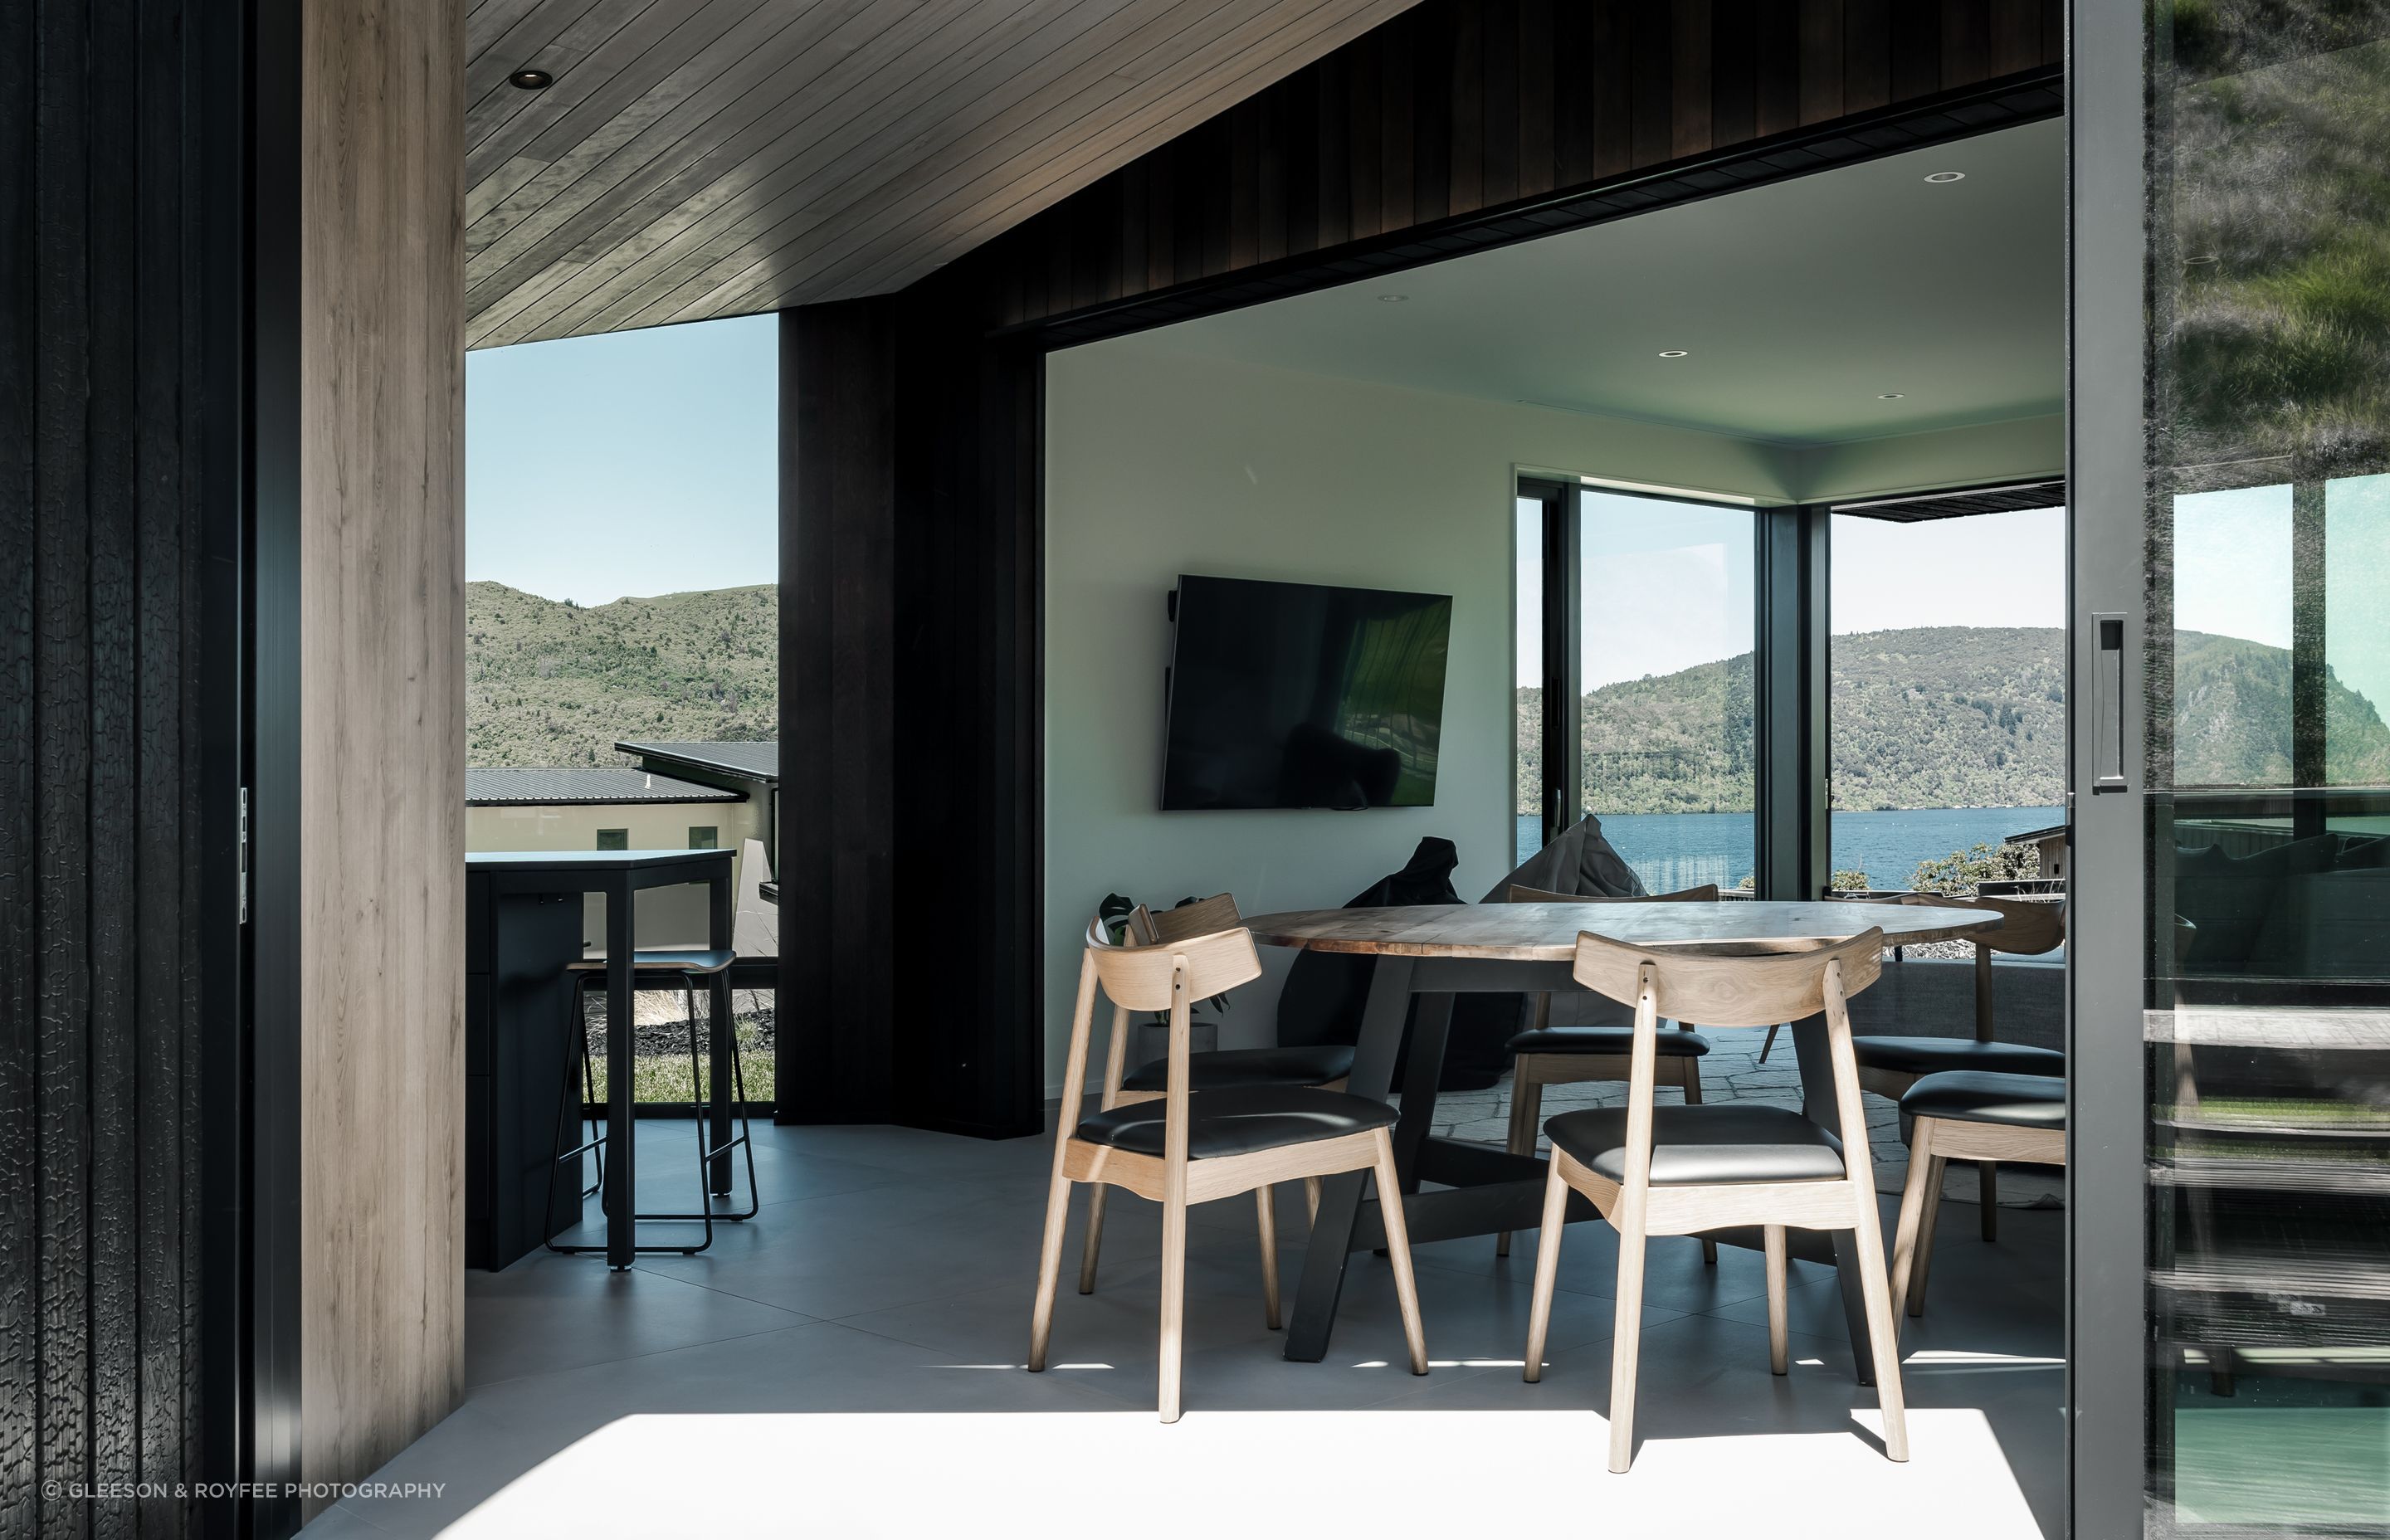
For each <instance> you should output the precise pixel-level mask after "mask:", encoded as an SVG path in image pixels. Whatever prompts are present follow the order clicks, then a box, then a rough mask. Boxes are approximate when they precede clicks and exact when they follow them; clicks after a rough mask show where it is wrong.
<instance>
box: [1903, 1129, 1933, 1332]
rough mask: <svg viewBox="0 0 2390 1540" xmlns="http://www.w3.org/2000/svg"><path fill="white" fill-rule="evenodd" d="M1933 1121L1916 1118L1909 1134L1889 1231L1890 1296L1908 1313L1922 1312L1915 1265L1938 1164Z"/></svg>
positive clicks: (1920, 1274) (1920, 1272) (1921, 1278)
mask: <svg viewBox="0 0 2390 1540" xmlns="http://www.w3.org/2000/svg"><path fill="white" fill-rule="evenodd" d="M1937 1163H1938V1162H1936V1161H1935V1160H1934V1119H1932V1118H1920V1119H1918V1120H1917V1123H1916V1127H1915V1128H1914V1130H1913V1131H1912V1132H1911V1133H1910V1134H1909V1136H1908V1180H1907V1181H1905V1182H1903V1183H1902V1184H1901V1186H1900V1219H1899V1221H1898V1222H1897V1223H1896V1224H1895V1225H1894V1226H1893V1230H1892V1297H1893V1298H1894V1299H1895V1300H1905V1301H1907V1302H1908V1313H1909V1314H1910V1315H1923V1314H1925V1271H1924V1269H1923V1268H1921V1267H1919V1266H1918V1265H1917V1242H1918V1237H1919V1232H1920V1229H1921V1226H1923V1224H1924V1222H1925V1207H1926V1204H1925V1191H1926V1185H1927V1184H1928V1183H1929V1182H1931V1181H1932V1180H1933V1178H1934V1166H1935V1165H1936V1164H1937ZM1893 1324H1894V1325H1895V1327H1897V1326H1898V1325H1899V1324H1900V1323H1899V1322H1897V1321H1895V1322H1894V1323H1893Z"/></svg>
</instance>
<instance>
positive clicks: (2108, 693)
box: [2091, 614, 2128, 792]
mask: <svg viewBox="0 0 2390 1540" xmlns="http://www.w3.org/2000/svg"><path fill="white" fill-rule="evenodd" d="M2091 789H2092V790H2093V791H2094V792H2101V791H2123V790H2127V789H2128V788H2127V786H2126V784H2125V617H2124V616H2123V615H2122V614H2095V615H2093V616H2092V617H2091Z"/></svg>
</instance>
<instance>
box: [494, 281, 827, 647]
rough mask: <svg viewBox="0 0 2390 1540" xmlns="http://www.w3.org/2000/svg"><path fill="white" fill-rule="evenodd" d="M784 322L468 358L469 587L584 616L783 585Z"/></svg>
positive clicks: (747, 321)
mask: <svg viewBox="0 0 2390 1540" xmlns="http://www.w3.org/2000/svg"><path fill="white" fill-rule="evenodd" d="M778 337H779V330H778V318H777V317H776V316H771V315H759V316H748V317H742V318H740V319H739V320H733V321H707V322H702V323H700V324H698V325H694V326H683V327H657V328H654V329H652V330H648V331H628V332H619V333H616V334H614V335H612V336H607V337H588V338H576V339H573V340H568V341H562V342H531V343H525V344H522V345H520V346H517V347H511V348H489V349H484V350H482V351H481V352H478V353H468V354H467V355H466V358H465V576H466V578H467V579H468V580H469V581H472V582H480V581H482V580H485V579H486V580H489V581H493V582H496V583H503V584H507V585H508V587H510V588H520V589H523V590H524V591H526V592H528V593H533V594H538V595H540V596H541V597H545V598H551V599H565V598H569V599H572V600H574V601H575V602H577V603H580V604H584V605H598V604H606V603H610V602H611V601H612V600H615V599H618V598H621V597H623V596H624V595H625V594H636V595H638V596H640V597H652V596H654V595H657V594H677V593H685V592H687V591H688V590H690V589H697V588H734V587H740V586H743V585H745V584H754V583H772V582H776V581H777V579H778V576H779V572H778V562H779V556H778V550H779V546H778V539H779V536H778V515H777V485H778V470H777V453H778V448H777V446H778V435H779V429H778V425H777V416H778V407H777V402H778Z"/></svg>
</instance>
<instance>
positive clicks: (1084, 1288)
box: [1079, 1182, 1111, 1294]
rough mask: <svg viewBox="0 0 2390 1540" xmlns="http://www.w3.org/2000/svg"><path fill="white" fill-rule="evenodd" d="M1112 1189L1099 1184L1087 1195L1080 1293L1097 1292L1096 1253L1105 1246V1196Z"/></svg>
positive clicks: (1080, 1269)
mask: <svg viewBox="0 0 2390 1540" xmlns="http://www.w3.org/2000/svg"><path fill="white" fill-rule="evenodd" d="M1109 1191H1111V1188H1109V1187H1105V1186H1104V1185H1103V1184H1102V1183H1101V1182H1098V1183H1097V1184H1096V1185H1095V1186H1094V1187H1092V1188H1091V1189H1089V1191H1088V1193H1087V1239H1086V1245H1084V1246H1082V1247H1080V1249H1079V1292H1080V1293H1082V1294H1092V1293H1094V1292H1095V1291H1096V1253H1097V1252H1098V1251H1101V1250H1102V1249H1103V1244H1104V1194H1105V1193H1107V1192H1109Z"/></svg>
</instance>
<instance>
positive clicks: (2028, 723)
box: [1828, 507, 2066, 891]
mask: <svg viewBox="0 0 2390 1540" xmlns="http://www.w3.org/2000/svg"><path fill="white" fill-rule="evenodd" d="M1830 538H1831V551H1832V559H1831V569H1832V579H1831V585H1830V588H1831V598H1830V604H1831V621H1830V629H1831V638H1830V639H1829V642H1828V669H1829V675H1830V681H1831V683H1830V687H1829V701H1828V715H1829V722H1830V728H1829V743H1830V746H1831V752H1830V759H1829V763H1830V765H1831V770H1830V780H1829V789H1830V791H1831V803H1830V805H1831V830H1832V834H1831V840H1832V859H1831V870H1832V873H1833V885H1834V886H1835V887H1837V888H1844V889H1874V890H1878V891H1884V890H1901V889H1908V888H1929V889H1930V888H1950V887H1955V886H1959V885H1961V884H1964V883H1970V882H1972V881H1977V880H1981V879H1986V878H1993V879H2021V878H2026V877H2032V876H2036V875H2049V876H2055V875H2056V874H2054V873H2051V874H2040V873H2039V871H2038V865H2037V853H2036V851H2035V848H2034V847H2033V846H2032V845H2030V844H2021V845H2017V846H2010V845H2008V844H2006V841H2008V840H2009V838H2010V837H2011V836H2012V835H2018V834H2026V833H2032V832H2035V831H2038V830H2045V829H2049V828H2053V827H2054V826H2056V825H2058V824H2061V823H2062V822H2064V813H2063V811H2062V807H2061V805H2060V804H2061V802H2062V801H2063V792H2062V778H2063V776H2064V773H2065V747H2066V689H2065V686H2066V516H2065V510H2064V509H2062V508H2057V507H2043V508H2027V509H2022V510H2015V511H2007V512H1994V513H1972V514H1966V515H1963V516H1959V517H1944V518H1933V519H1924V520H1913V521H1902V520H1894V519H1887V518H1882V517H1874V516H1869V515H1861V514H1844V513H1837V514H1835V515H1833V516H1832V519H1831V534H1830Z"/></svg>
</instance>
